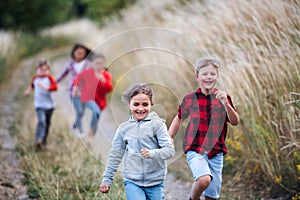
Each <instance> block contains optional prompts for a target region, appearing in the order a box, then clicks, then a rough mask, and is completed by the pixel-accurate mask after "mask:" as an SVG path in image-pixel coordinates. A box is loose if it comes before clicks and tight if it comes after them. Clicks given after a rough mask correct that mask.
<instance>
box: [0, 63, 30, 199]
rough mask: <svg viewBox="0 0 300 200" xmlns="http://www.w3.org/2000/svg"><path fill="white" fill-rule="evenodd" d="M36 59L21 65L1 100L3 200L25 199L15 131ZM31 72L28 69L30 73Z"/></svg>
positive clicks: (0, 177)
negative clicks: (24, 89) (23, 90)
mask: <svg viewBox="0 0 300 200" xmlns="http://www.w3.org/2000/svg"><path fill="white" fill-rule="evenodd" d="M28 66H32V60H26V61H23V62H22V63H20V65H19V67H18V69H17V70H16V72H15V74H14V76H13V77H12V78H11V79H10V82H9V83H7V84H6V85H5V86H2V88H1V97H0V104H1V107H0V127H1V128H0V160H1V166H0V199H5V200H16V199H18V200H25V199H29V197H28V195H27V186H26V185H25V184H24V183H23V182H22V181H23V179H24V175H23V169H22V168H21V165H20V159H19V157H18V154H17V152H16V146H17V143H18V140H17V137H16V136H15V133H14V131H16V129H19V128H20V127H18V121H17V120H19V118H18V117H17V114H18V112H19V110H20V109H21V108H20V104H19V102H18V95H19V94H18V93H19V92H20V91H19V89H20V88H21V87H22V85H23V84H24V83H25V82H26V84H27V82H28V77H29V75H30V74H29V73H30V70H29V69H30V68H29V67H28ZM27 69H28V70H27Z"/></svg>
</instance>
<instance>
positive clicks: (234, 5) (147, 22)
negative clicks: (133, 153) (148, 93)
mask: <svg viewBox="0 0 300 200" xmlns="http://www.w3.org/2000/svg"><path fill="white" fill-rule="evenodd" d="M299 10H300V4H299V2H298V1H283V0H270V1H259V0H253V1H240V0H233V1H196V0H190V1H175V0H166V1H151V2H150V1H142V0H141V1H138V2H137V3H136V4H135V5H134V6H132V7H130V8H129V9H127V10H125V11H124V12H123V13H122V15H123V18H122V20H120V21H115V22H110V23H109V24H107V25H106V26H105V27H104V28H103V29H101V30H99V31H95V29H94V28H91V29H90V30H91V31H90V32H89V33H90V35H89V36H88V37H87V38H86V40H85V42H87V43H89V44H92V45H93V46H94V50H95V51H98V52H102V53H104V54H105V55H106V57H107V61H108V68H109V70H110V71H111V73H112V74H113V78H114V81H115V89H114V92H113V93H112V95H111V96H112V100H111V102H110V103H111V104H110V105H111V108H112V110H113V109H114V107H115V106H118V105H119V103H118V102H119V101H120V95H121V93H122V92H123V91H124V90H125V88H127V87H128V85H131V84H133V83H135V82H150V83H151V85H152V86H153V87H154V90H155V91H154V92H155V102H156V103H157V104H158V106H157V110H158V111H160V112H162V115H164V117H165V118H166V119H167V123H168V124H169V123H170V121H171V120H172V118H173V117H174V115H175V114H176V110H177V107H178V105H179V103H180V101H181V99H182V97H183V96H184V94H186V93H187V92H189V91H192V90H194V89H195V88H196V87H197V85H196V83H195V81H194V79H193V73H194V70H193V64H194V63H195V61H196V59H197V58H199V57H201V56H207V55H210V56H215V57H216V58H217V59H219V61H220V62H221V66H222V69H221V76H220V78H219V85H218V87H219V88H221V89H223V90H225V91H226V92H227V93H228V94H230V95H231V96H232V97H233V101H234V103H235V105H236V108H237V110H238V112H239V114H240V118H241V123H240V124H239V126H238V127H234V128H232V127H230V132H229V136H228V139H227V145H228V148H229V154H228V155H227V156H226V159H225V167H224V175H225V177H224V189H223V192H222V195H223V198H224V199H227V198H231V199H233V198H237V199H238V198H247V199H257V198H261V197H270V196H271V197H276V196H278V195H284V194H285V193H288V194H290V195H294V194H296V193H297V192H299V191H300V183H299V177H300V153H299V152H300V151H299V150H300V144H299V140H300V136H299V108H300V106H299V96H300V95H299V93H300V91H299V89H300V87H299V82H300V75H299V64H300V62H299V61H300V59H299V58H300V55H299V54H300V51H299V46H300V32H299V28H300V13H299ZM80 28H81V29H83V28H84V27H80ZM58 32H59V30H57V29H56V33H55V34H58ZM114 117H115V120H116V121H117V122H119V121H121V119H119V118H118V116H114ZM181 132H182V131H181ZM182 135H183V133H179V134H178V136H177V140H176V141H175V144H176V145H177V152H178V153H177V157H176V158H179V157H180V155H181V154H182V151H180V149H181V148H180V146H181V140H182ZM185 167H186V166H185ZM185 167H183V168H184V170H186V168H185ZM180 168H181V167H177V168H176V167H175V169H176V170H178V171H180ZM179 174H180V173H179ZM245 188H247V190H246V189H245ZM261 188H263V189H261ZM241 191H242V192H241Z"/></svg>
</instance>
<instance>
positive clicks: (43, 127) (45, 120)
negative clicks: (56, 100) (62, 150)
mask: <svg viewBox="0 0 300 200" xmlns="http://www.w3.org/2000/svg"><path fill="white" fill-rule="evenodd" d="M53 110H54V109H53V108H52V109H43V108H36V109H35V111H36V115H37V119H38V123H37V127H36V135H35V140H36V142H42V143H43V144H46V143H47V137H48V133H49V128H50V124H51V116H52V113H53Z"/></svg>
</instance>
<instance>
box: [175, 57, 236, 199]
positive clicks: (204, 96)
mask: <svg viewBox="0 0 300 200" xmlns="http://www.w3.org/2000/svg"><path fill="white" fill-rule="evenodd" d="M195 70H196V72H195V79H196V81H197V82H198V83H199V88H198V89H197V90H196V91H194V92H191V93H189V94H187V95H186V96H185V97H184V98H183V100H182V103H181V105H180V106H179V109H178V114H177V115H176V116H175V118H174V119H173V122H172V124H171V125H170V128H169V135H170V136H171V138H174V137H175V135H176V133H177V131H178V129H179V127H180V124H181V122H182V121H183V120H185V119H187V118H188V117H189V119H190V121H189V124H188V126H187V128H186V133H185V137H184V141H183V147H184V152H185V154H186V156H187V162H188V164H189V167H190V169H191V171H192V173H193V177H194V180H195V182H194V184H193V186H192V190H191V197H190V200H198V199H199V198H200V196H201V195H202V193H203V192H204V196H205V199H206V200H211V199H217V198H219V197H220V192H221V184H222V168H223V156H224V155H225V154H226V153H227V149H226V146H225V138H226V134H227V124H228V123H230V124H231V125H233V126H235V125H237V124H238V123H239V116H238V113H237V112H236V111H235V108H234V106H233V103H232V101H231V98H230V96H228V95H227V94H226V93H225V92H224V91H221V90H218V89H217V88H215V85H216V83H217V80H218V77H219V64H218V62H217V60H216V59H214V58H211V57H203V58H201V59H199V60H198V61H197V63H196V66H195Z"/></svg>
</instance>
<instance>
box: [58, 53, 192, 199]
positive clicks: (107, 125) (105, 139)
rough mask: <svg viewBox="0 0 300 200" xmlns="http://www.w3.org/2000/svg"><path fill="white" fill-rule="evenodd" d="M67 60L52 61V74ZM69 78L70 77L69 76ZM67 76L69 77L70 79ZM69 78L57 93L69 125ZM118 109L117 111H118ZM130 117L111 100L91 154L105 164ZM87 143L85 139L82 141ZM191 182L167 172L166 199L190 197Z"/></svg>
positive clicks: (71, 116)
mask: <svg viewBox="0 0 300 200" xmlns="http://www.w3.org/2000/svg"><path fill="white" fill-rule="evenodd" d="M66 62H67V59H66V58H58V59H57V60H55V61H54V62H53V63H52V74H54V75H57V74H59V72H60V71H61V70H62V68H63V67H64V66H65V64H66ZM68 78H69V77H68ZM68 78H67V79H68ZM66 83H67V80H64V81H63V82H62V83H60V84H59V90H58V92H57V93H56V96H55V97H56V102H57V109H59V110H60V111H61V112H60V113H62V114H63V115H65V117H64V118H65V119H67V121H68V122H69V126H70V125H71V124H72V122H73V120H74V116H75V114H74V110H73V108H72V105H71V101H70V99H69V96H68V94H67V92H66V87H67V86H66V85H67V84H66ZM116 110H117V111H116ZM90 116H91V113H90V112H89V110H85V115H84V118H83V129H84V133H87V131H88V129H89V120H90ZM128 117H129V115H128V111H127V108H125V107H122V104H118V108H117V109H116V107H114V108H113V109H112V105H111V102H109V105H108V107H107V108H106V109H105V110H104V111H103V113H102V114H101V118H100V121H99V123H98V131H97V134H96V137H95V140H94V142H93V144H92V147H91V148H87V151H89V153H90V155H91V156H93V157H94V158H95V159H98V160H99V162H101V163H102V165H103V166H104V165H105V164H106V161H107V159H108V154H109V151H110V148H111V142H112V140H113V137H114V134H115V131H116V129H117V126H118V124H119V123H121V122H123V121H125V120H127V119H128ZM81 144H82V145H85V143H84V141H82V142H81ZM190 188H191V183H187V182H183V181H181V180H179V179H176V177H175V175H174V174H172V173H168V174H167V178H166V181H165V194H166V196H165V199H166V200H185V199H188V198H189V195H190Z"/></svg>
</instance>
